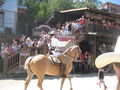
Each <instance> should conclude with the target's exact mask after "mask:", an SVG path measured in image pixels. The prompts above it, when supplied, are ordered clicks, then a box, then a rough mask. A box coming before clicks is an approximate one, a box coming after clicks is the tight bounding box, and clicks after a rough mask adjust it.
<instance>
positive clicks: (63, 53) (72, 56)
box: [63, 53, 75, 59]
mask: <svg viewBox="0 0 120 90" xmlns="http://www.w3.org/2000/svg"><path fill="white" fill-rule="evenodd" d="M63 54H65V53H63ZM65 55H66V56H69V57H71V58H73V59H74V58H75V57H73V56H71V55H70V54H68V53H67V54H65Z"/></svg>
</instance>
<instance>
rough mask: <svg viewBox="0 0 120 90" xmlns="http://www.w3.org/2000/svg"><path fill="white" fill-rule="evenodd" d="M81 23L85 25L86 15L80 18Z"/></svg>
mask: <svg viewBox="0 0 120 90" xmlns="http://www.w3.org/2000/svg"><path fill="white" fill-rule="evenodd" d="M79 22H80V25H81V26H84V25H85V17H84V16H82V18H80V19H79Z"/></svg>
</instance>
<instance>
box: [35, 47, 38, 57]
mask: <svg viewBox="0 0 120 90" xmlns="http://www.w3.org/2000/svg"><path fill="white" fill-rule="evenodd" d="M34 50H35V55H37V54H38V48H37V47H34Z"/></svg>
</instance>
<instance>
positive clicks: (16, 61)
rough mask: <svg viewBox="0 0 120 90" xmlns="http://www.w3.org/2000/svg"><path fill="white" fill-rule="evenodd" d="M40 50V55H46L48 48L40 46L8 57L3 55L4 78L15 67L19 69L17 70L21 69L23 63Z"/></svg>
mask: <svg viewBox="0 0 120 90" xmlns="http://www.w3.org/2000/svg"><path fill="white" fill-rule="evenodd" d="M39 49H41V50H42V53H41V54H45V55H46V54H47V53H48V48H47V45H44V46H41V47H39V48H36V47H31V48H27V50H28V51H22V50H21V51H20V52H17V53H15V54H13V55H11V56H8V54H6V53H5V55H4V58H3V59H4V60H3V74H4V76H5V77H6V76H7V74H8V71H9V70H11V69H14V68H15V67H16V66H18V67H19V69H23V67H24V63H25V60H26V58H27V57H29V56H33V55H37V54H38V50H39Z"/></svg>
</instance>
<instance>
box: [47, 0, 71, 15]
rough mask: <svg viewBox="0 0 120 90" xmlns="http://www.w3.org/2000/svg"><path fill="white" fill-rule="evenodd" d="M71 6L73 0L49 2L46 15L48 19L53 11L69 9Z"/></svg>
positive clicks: (50, 0) (53, 0)
mask: <svg viewBox="0 0 120 90" xmlns="http://www.w3.org/2000/svg"><path fill="white" fill-rule="evenodd" d="M72 5H73V0H49V1H48V9H47V15H48V17H50V16H51V15H52V14H53V12H54V11H61V10H66V9H71V8H72Z"/></svg>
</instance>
